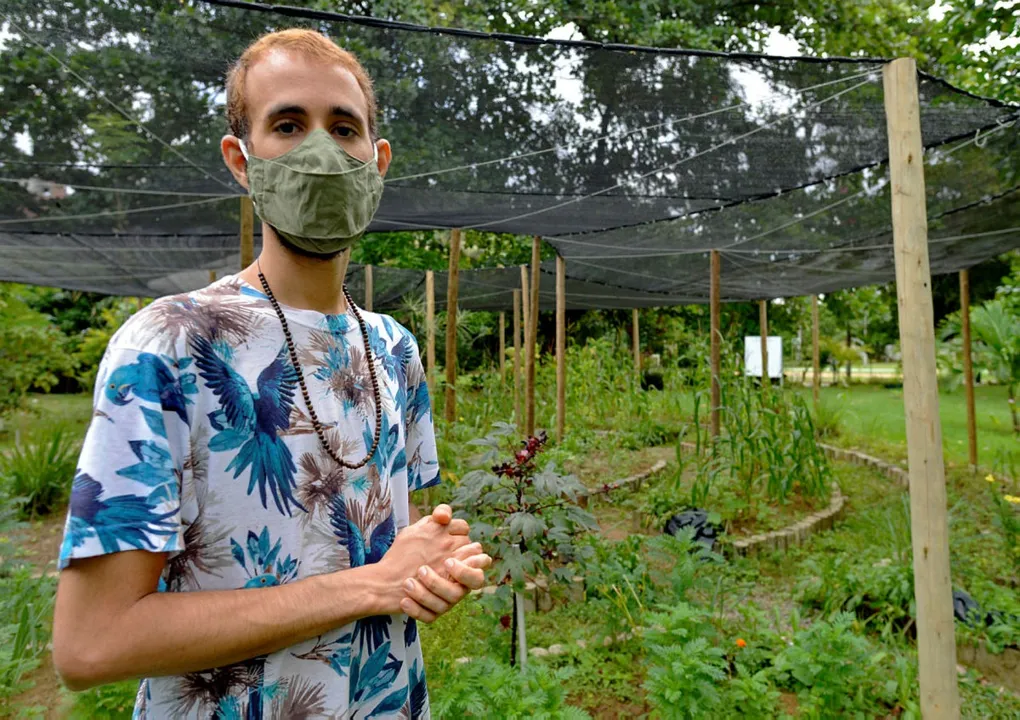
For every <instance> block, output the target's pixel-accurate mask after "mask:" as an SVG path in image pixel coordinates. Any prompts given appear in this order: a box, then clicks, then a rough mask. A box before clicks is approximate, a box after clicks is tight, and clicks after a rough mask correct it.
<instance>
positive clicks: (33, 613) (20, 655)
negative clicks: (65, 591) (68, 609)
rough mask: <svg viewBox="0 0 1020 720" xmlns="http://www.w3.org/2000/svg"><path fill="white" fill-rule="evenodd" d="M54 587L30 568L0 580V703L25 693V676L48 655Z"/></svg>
mask: <svg viewBox="0 0 1020 720" xmlns="http://www.w3.org/2000/svg"><path fill="white" fill-rule="evenodd" d="M53 586H54V583H53V581H52V580H51V579H49V578H45V577H42V578H36V577H33V576H32V570H31V568H30V567H28V566H24V567H20V568H17V569H16V570H14V572H13V574H11V575H9V576H7V577H2V578H0V701H2V700H4V698H8V697H11V696H12V695H15V694H17V693H18V692H21V691H22V690H24V689H25V683H24V677H25V674H26V673H28V672H29V671H30V670H33V669H35V668H36V667H38V665H39V658H41V657H42V655H43V653H45V652H46V643H47V642H48V641H49V618H50V614H51V613H52V610H53V592H54V587H53ZM0 704H3V703H2V702H0Z"/></svg>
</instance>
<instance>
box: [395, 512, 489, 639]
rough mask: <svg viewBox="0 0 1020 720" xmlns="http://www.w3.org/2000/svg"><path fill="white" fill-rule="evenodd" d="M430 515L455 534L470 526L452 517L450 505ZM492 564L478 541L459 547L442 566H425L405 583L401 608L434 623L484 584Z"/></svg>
mask: <svg viewBox="0 0 1020 720" xmlns="http://www.w3.org/2000/svg"><path fill="white" fill-rule="evenodd" d="M431 518H432V520H433V521H435V522H436V523H439V524H440V525H445V526H448V528H449V529H450V532H452V533H459V532H462V531H463V532H466V531H467V529H468V527H467V523H466V522H465V521H463V520H454V519H453V510H452V509H451V508H450V506H449V505H438V506H437V507H436V508H435V510H433V511H432V515H431ZM490 565H492V558H490V557H489V556H488V555H486V554H484V553H483V552H482V546H481V545H480V544H479V543H471V544H470V545H465V546H464V547H462V548H460V549H458V550H457V551H456V552H455V553H454V554H453V555H452V556H451V557H449V558H447V559H446V560H445V561H444V562H443V565H442V566H441V567H436V566H431V567H430V566H428V565H422V566H421V567H420V568H419V569H418V573H417V575H416V576H412V577H409V578H408V579H407V581H406V582H405V583H404V589H405V590H406V592H407V597H405V598H404V599H403V600H402V601H401V602H400V609H401V610H403V611H404V613H405V614H407V615H409V616H410V617H413V618H414V619H415V620H421V621H422V622H426V623H431V622H433V621H434V620H435V619H436V618H437V617H439V616H440V615H443V614H444V613H446V612H448V611H449V610H450V608H451V607H453V606H454V605H456V604H457V603H458V602H460V601H461V600H463V599H464V597H465V596H466V595H467V594H468V592H470V591H471V590H477V589H479V588H481V587H482V586H483V585H484V584H485V570H486V569H487V568H488V567H489V566H490Z"/></svg>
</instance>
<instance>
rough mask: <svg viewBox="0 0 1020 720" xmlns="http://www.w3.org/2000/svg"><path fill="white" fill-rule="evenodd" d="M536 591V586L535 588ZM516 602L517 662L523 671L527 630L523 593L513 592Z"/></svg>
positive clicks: (526, 661)
mask: <svg viewBox="0 0 1020 720" xmlns="http://www.w3.org/2000/svg"><path fill="white" fill-rule="evenodd" d="M535 592H536V593H537V592H538V588H535ZM515 595H516V596H517V602H516V603H514V606H515V608H516V611H517V662H518V664H519V665H520V666H521V672H524V669H525V667H527V665H528V632H527V629H526V627H525V624H524V593H515Z"/></svg>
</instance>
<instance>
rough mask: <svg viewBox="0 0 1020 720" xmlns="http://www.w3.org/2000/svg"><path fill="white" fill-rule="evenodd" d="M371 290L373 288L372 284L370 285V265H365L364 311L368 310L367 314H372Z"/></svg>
mask: <svg viewBox="0 0 1020 720" xmlns="http://www.w3.org/2000/svg"><path fill="white" fill-rule="evenodd" d="M373 289H374V288H373V283H372V266H371V265H366V266H365V309H366V310H368V312H372V291H373Z"/></svg>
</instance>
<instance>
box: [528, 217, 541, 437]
mask: <svg viewBox="0 0 1020 720" xmlns="http://www.w3.org/2000/svg"><path fill="white" fill-rule="evenodd" d="M541 260H542V240H541V238H539V237H538V236H537V235H536V236H535V237H534V238H532V241H531V288H530V290H531V300H530V301H529V302H528V305H529V307H530V312H531V314H530V316H529V317H528V320H529V321H530V327H529V328H528V336H529V339H528V347H527V353H528V375H527V377H526V378H525V381H526V388H527V392H526V393H525V395H526V397H525V399H524V400H525V403H526V409H525V431H526V432H527V434H528V435H529V436H531V435H534V434H535V363H536V361H537V349H538V348H537V346H538V286H539V283H540V282H541V278H540V277H539V271H540V268H539V264H540V263H541Z"/></svg>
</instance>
